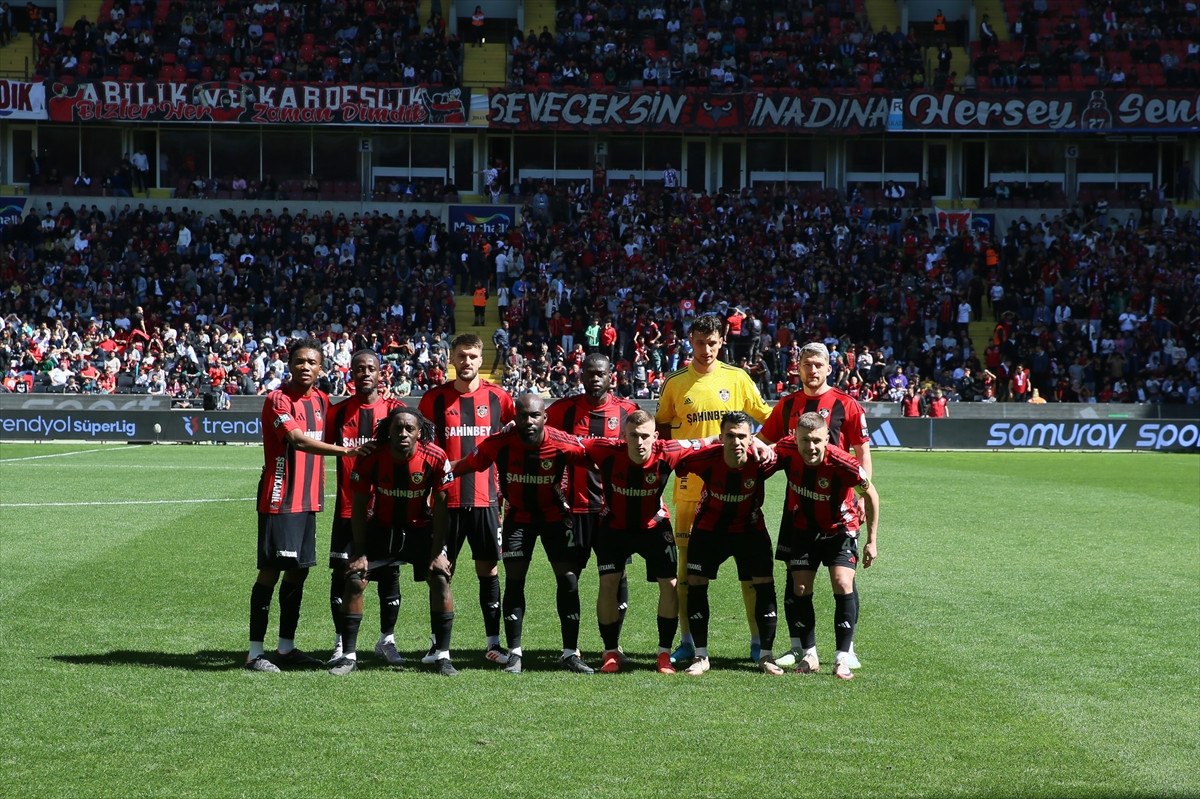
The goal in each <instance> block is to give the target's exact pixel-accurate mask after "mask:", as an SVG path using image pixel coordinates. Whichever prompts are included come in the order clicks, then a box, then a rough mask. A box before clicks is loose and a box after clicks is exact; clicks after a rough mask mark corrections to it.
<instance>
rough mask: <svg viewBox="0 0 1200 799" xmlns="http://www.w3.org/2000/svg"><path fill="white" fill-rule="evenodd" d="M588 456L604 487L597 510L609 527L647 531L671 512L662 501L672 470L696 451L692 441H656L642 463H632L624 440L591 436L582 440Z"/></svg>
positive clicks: (668, 516)
mask: <svg viewBox="0 0 1200 799" xmlns="http://www.w3.org/2000/svg"><path fill="white" fill-rule="evenodd" d="M583 448H584V450H585V451H586V452H587V454H588V457H590V458H591V459H592V462H593V463H594V464H595V465H596V473H597V474H598V475H599V476H600V485H601V486H603V489H604V509H603V510H602V511H601V512H600V513H601V516H602V518H603V519H604V523H605V525H606V526H607V527H608V528H609V529H612V530H649V529H650V528H652V527H654V526H655V525H657V524H658V523H659V522H662V521H669V520H670V518H671V515H670V513H669V512H668V511H667V506H666V504H665V503H664V502H663V501H662V495H663V491H665V490H666V488H667V484H668V483H670V481H671V473H672V472H674V471H675V467H676V466H678V465H679V462H680V461H681V460H683V458H684V456H685V455H687V454H688V453H691V452H696V451H698V450H699V445H698V444H694V443H692V442H684V441H671V440H665V441H664V440H661V439H660V440H658V441H655V442H654V448H653V449H652V450H651V451H650V457H649V458H647V459H646V462H645V463H642V464H637V463H634V462H633V460H632V459H630V457H629V447H628V445H627V444H626V443H625V442H624V441H619V440H612V439H591V440H587V441H584V442H583Z"/></svg>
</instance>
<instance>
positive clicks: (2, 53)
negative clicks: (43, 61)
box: [0, 33, 36, 80]
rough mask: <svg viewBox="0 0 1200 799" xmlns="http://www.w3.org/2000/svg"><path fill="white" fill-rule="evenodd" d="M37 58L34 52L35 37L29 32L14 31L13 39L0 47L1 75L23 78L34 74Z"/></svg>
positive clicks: (16, 78) (15, 78)
mask: <svg viewBox="0 0 1200 799" xmlns="http://www.w3.org/2000/svg"><path fill="white" fill-rule="evenodd" d="M35 61H36V59H35V58H34V53H33V37H32V36H30V35H29V34H28V33H14V34H13V36H12V40H11V41H10V42H9V43H8V44H7V45H5V46H4V47H0V77H5V78H8V79H10V80H23V79H26V78H29V77H30V76H32V75H33V67H34V63H35Z"/></svg>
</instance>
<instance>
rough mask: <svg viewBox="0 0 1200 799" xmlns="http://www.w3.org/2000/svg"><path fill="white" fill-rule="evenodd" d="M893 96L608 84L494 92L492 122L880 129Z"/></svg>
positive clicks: (602, 127)
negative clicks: (637, 88) (632, 88)
mask: <svg viewBox="0 0 1200 799" xmlns="http://www.w3.org/2000/svg"><path fill="white" fill-rule="evenodd" d="M890 98H891V95H890V94H887V93H883V92H878V93H870V92H860V93H852V92H847V93H841V94H821V93H818V92H800V91H786V90H781V91H773V92H759V93H756V94H722V93H716V92H708V91H704V90H693V91H685V92H670V91H662V92H660V91H641V92H618V91H614V90H609V89H575V88H571V89H562V90H545V89H537V90H530V91H510V90H507V89H497V90H493V91H492V92H491V95H490V109H491V113H490V115H489V117H488V126H489V127H491V128H503V129H509V130H553V129H557V130H578V129H579V128H580V127H584V128H588V129H590V130H594V131H611V132H622V131H634V130H637V131H652V130H656V131H659V132H668V131H669V132H672V133H679V132H680V131H681V130H684V131H687V132H690V133H704V132H720V133H779V132H793V133H805V132H807V133H821V132H831V131H853V132H870V131H882V130H884V129H885V128H886V126H887V115H888V106H889V102H890Z"/></svg>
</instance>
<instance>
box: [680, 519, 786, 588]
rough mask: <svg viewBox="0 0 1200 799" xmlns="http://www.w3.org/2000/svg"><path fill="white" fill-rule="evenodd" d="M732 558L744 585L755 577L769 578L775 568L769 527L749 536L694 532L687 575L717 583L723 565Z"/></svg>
mask: <svg viewBox="0 0 1200 799" xmlns="http://www.w3.org/2000/svg"><path fill="white" fill-rule="evenodd" d="M729 558H733V561H734V563H736V564H737V573H738V579H739V580H741V581H743V582H744V581H746V580H751V579H753V578H755V577H770V576H771V574H772V572H773V571H774V568H773V566H772V564H771V537H770V536H769V535H767V531H766V528H763V529H762V530H755V531H754V532H750V533H714V532H710V531H707V530H696V529H693V530H692V540H691V542H690V543H689V545H688V555H687V570H688V574H696V575H699V576H701V577H707V578H708V579H710V580H715V579H716V578H717V571H718V570H719V569H720V568H721V564H722V563H724V562H725V561H726V560H728V559H729Z"/></svg>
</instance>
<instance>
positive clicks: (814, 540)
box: [775, 530, 858, 572]
mask: <svg viewBox="0 0 1200 799" xmlns="http://www.w3.org/2000/svg"><path fill="white" fill-rule="evenodd" d="M775 559H776V560H781V561H783V562H784V563H786V564H787V569H788V572H796V571H813V572H815V571H816V570H817V569H819V568H821V567H822V566H825V567H826V568H829V569H831V568H833V567H834V566H844V567H845V568H847V569H853V568H856V567H857V566H858V533H857V532H855V533H853V534H850V533H847V532H846V531H845V530H842V531H841V532H838V533H834V534H833V535H820V534H818V533H811V532H808V531H803V532H802V531H797V530H790V531H788V530H783V531H780V533H779V545H778V546H777V547H776V548H775Z"/></svg>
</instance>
